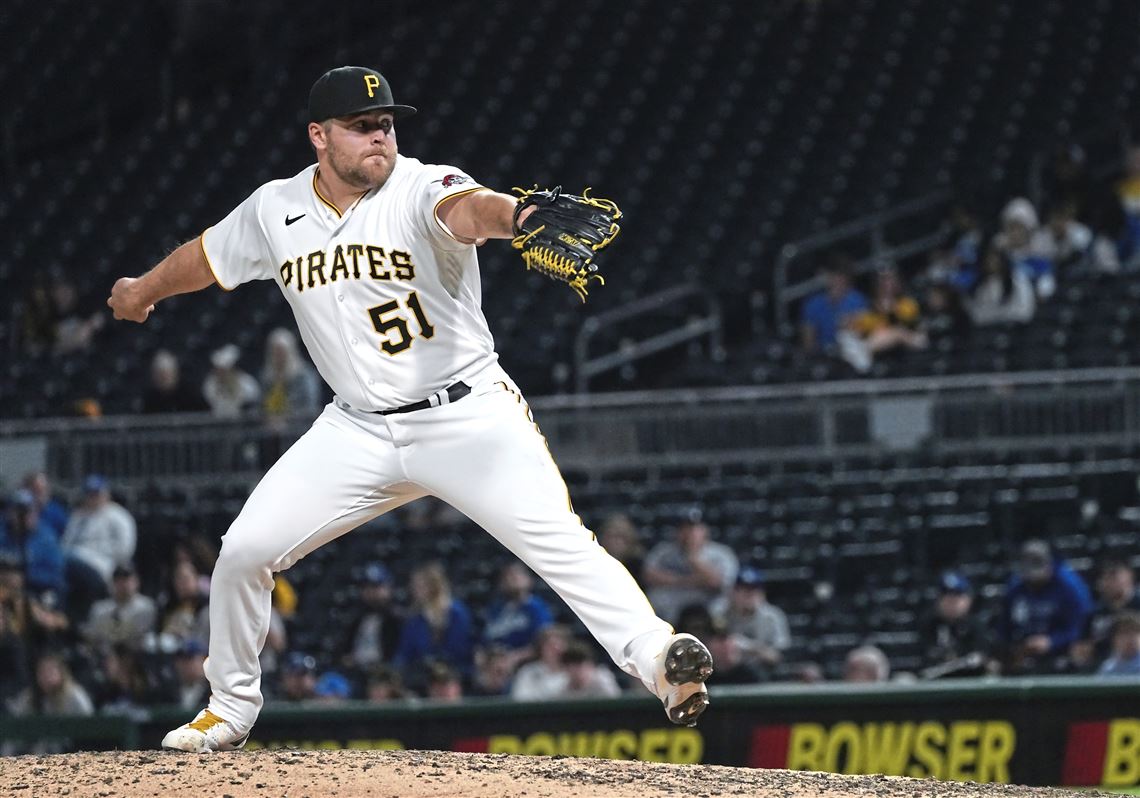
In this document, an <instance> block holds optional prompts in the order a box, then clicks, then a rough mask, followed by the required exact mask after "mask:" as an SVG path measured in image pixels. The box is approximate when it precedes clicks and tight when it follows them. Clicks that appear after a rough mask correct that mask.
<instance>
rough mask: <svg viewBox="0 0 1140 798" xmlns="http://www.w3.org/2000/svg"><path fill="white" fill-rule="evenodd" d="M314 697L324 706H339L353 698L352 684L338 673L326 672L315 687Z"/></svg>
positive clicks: (318, 678) (318, 679)
mask: <svg viewBox="0 0 1140 798" xmlns="http://www.w3.org/2000/svg"><path fill="white" fill-rule="evenodd" d="M313 697H314V699H316V700H317V701H319V702H320V703H322V704H339V703H340V702H342V701H347V700H348V699H350V698H352V682H350V681H349V680H348V677H347V676H345V675H344V674H343V673H339V672H338V671H326V672H325V673H322V674H321V675H320V676H319V677H317V681H316V684H314V685H313Z"/></svg>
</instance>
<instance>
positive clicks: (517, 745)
mask: <svg viewBox="0 0 1140 798" xmlns="http://www.w3.org/2000/svg"><path fill="white" fill-rule="evenodd" d="M521 750H522V740H520V739H519V738H518V737H515V736H514V735H513V734H494V735H492V736H491V738H490V739H488V740H487V753H489V754H517V753H519V752H520V751H521Z"/></svg>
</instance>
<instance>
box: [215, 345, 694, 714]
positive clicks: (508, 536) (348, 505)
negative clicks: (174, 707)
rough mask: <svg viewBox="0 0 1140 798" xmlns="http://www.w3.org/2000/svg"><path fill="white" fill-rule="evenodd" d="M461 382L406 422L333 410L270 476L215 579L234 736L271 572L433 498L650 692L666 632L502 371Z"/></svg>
mask: <svg viewBox="0 0 1140 798" xmlns="http://www.w3.org/2000/svg"><path fill="white" fill-rule="evenodd" d="M469 382H471V383H472V390H471V393H470V394H469V395H468V396H466V397H463V398H462V399H460V400H458V401H456V402H454V403H451V404H445V405H441V406H439V407H432V408H427V409H424V410H418V411H415V412H411V413H399V414H392V415H386V416H381V415H377V414H370V413H363V412H360V411H355V410H351V409H345V408H343V407H341V406H338V403H335V402H334V403H333V404H330V405H328V406H327V407H326V408H325V410H324V412H323V413H322V414H321V416H320V417H318V418H317V420H316V421H315V422H314V423H313V426H312V428H311V429H310V430H309V431H308V432H306V433H305V435H303V436H302V437H301V438H300V439H299V440H298V441H297V442H296V443H295V444H294V445H293V446H292V447H290V449H289V450H288V451H287V452H285V454H284V455H282V457H281V459H280V460H278V462H277V463H276V464H275V465H274V466H273V467H272V468H270V469H269V471H268V472H267V473H266V474H265V476H264V478H262V480H261V482H260V483H259V484H258V485H257V487H256V488H255V489H254V491H253V493H252V494H251V495H250V497H249V499H248V500H247V501H246V503H245V506H244V507H243V508H242V511H241V513H239V514H238V517H237V518H236V519H235V520H234V522H233V524H232V525H231V526H230V528H229V531H228V532H227V533H226V534H225V536H224V537H223V538H222V548H221V552H220V554H219V557H218V561H217V564H216V565H215V567H214V574H213V580H212V582H211V588H210V650H209V657H208V659H207V660H206V676H207V678H208V679H209V681H210V687H211V690H212V694H211V696H210V703H209V709H210V711H212V712H213V713H214V714H216V715H218V716H219V717H222V718H224V719H225V720H227V721H229V722H230V723H231V724H232V725H233V726H234V727H235V728H236V729H239V730H242V731H246V730H248V729H249V728H251V727H252V726H253V723H254V721H255V720H256V719H257V715H258V712H259V711H260V710H261V706H262V702H263V699H262V695H261V669H260V667H259V665H258V654H259V653H260V651H261V648H262V646H264V645H265V637H266V634H267V633H268V630H269V618H270V606H271V594H272V589H273V573H274V572H276V571H283V570H285V569H287V568H289V567H290V566H292V565H293V564H294V563H296V562H297V561H298V560H300V559H301V558H302V557H304V556H305V555H306V554H308V553H309V552H311V551H313V550H315V549H317V548H318V547H320V546H321V545H323V544H325V543H327V542H329V541H330V540H333V539H335V538H337V537H339V536H340V535H343V534H344V533H346V532H348V531H350V530H352V529H353V528H355V527H357V526H359V525H360V524H362V523H363V522H365V521H367V520H369V519H371V518H375V517H376V516H379V515H381V514H383V513H386V512H389V511H390V510H394V509H396V508H397V507H400V506H401V505H403V504H406V503H407V502H409V501H412V500H413V499H417V498H419V497H421V496H425V495H429V494H430V495H434V496H438V497H439V498H441V499H443V500H444V501H446V502H448V503H449V504H451V505H452V506H453V507H455V508H456V509H457V510H459V511H460V512H462V513H463V514H464V515H466V516H468V517H469V518H471V520H473V521H474V522H475V523H477V524H479V525H480V526H481V527H483V528H484V529H486V530H487V531H488V532H490V533H491V534H492V535H493V536H494V537H495V538H496V539H497V540H498V541H499V542H500V543H502V544H503V545H504V546H506V547H507V548H508V549H509V550H510V551H511V552H513V553H514V554H515V555H516V556H517V557H518V558H519V559H521V560H522V561H523V562H524V563H526V564H527V565H528V566H529V567H530V568H532V569H533V570H534V571H535V572H536V573H537V574H538V575H539V576H540V577H541V578H542V579H544V580H545V581H546V582H547V584H549V585H550V587H551V588H553V589H554V590H555V591H556V592H557V593H558V595H559V596H561V597H562V599H563V600H564V601H565V602H566V604H567V605H568V606H569V607H570V609H571V610H573V611H574V613H575V614H576V615H577V616H578V617H579V618H580V619H581V620H582V622H583V623H584V624H585V625H586V627H587V628H588V629H589V630H590V633H591V634H593V635H594V637H595V638H597V640H598V642H599V643H601V645H602V647H603V648H605V650H606V652H607V653H608V654H609V655H610V657H611V658H612V659H613V660H614V662H615V663H617V665H618V666H619V667H620V668H621V669H622V670H624V671H625V672H626V673H629V674H631V675H632V676H634V677H636V678H639V679H640V680H641V681H642V683H643V684H645V685H646V687H647V688H649V689H650V690H651V691H652V689H653V687H652V685H653V679H654V662H653V660H654V657H655V656H656V655H657V654H658V653H660V651H661V650H662V648H663V647H664V646H665V644H666V643H667V642H668V639H669V637H670V635H671V634H672V628H671V627H670V626H669V624H667V623H665V622H664V621H662V620H661V619H660V618H658V617H657V616H656V614H655V613H654V611H653V608H652V607H651V606H650V604H649V600H648V599H647V598H646V597H645V594H644V593H643V592H642V591H641V589H640V588H639V587H638V585H637V583H636V582H635V581H634V579H633V577H632V576H631V575H630V573H629V571H627V570H626V568H625V567H624V566H623V565H622V564H621V563H619V562H618V561H617V560H615V559H614V558H613V557H611V556H610V555H609V554H607V553H606V551H605V550H604V549H603V548H602V547H601V546H600V545H599V544H598V543H597V541H596V540H595V539H594V536H593V534H592V533H591V532H590V531H589V530H587V529H586V528H585V527H584V526H583V525H582V521H581V519H579V518H578V516H577V515H575V514H574V512H573V511H572V509H571V507H570V501H569V495H568V492H567V489H566V484H565V482H564V481H563V479H562V475H561V474H560V473H559V471H558V467H557V466H556V465H555V463H554V460H553V459H552V457H551V455H550V451H549V449H548V447H547V444H546V440H545V439H544V438H543V437H542V434H541V433H540V432H539V430H538V427H537V426H536V425H535V424H534V422H533V421H532V420H531V417H530V410H529V408H528V407H527V405H526V403H525V401H524V400H523V398H522V396H521V394H520V393H519V391H518V388H517V387H516V386H515V385H514V383H513V382H512V381H511V380H510V378H509V377H507V375H506V374H505V372H503V370H502V369H501V367H499V366H497V365H495V366H492V367H489V368H487V369H485V370H484V371H483V372H482V373H481V375H480V377H479V378H478V379H476V380H471V381H469Z"/></svg>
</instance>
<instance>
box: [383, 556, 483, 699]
mask: <svg viewBox="0 0 1140 798" xmlns="http://www.w3.org/2000/svg"><path fill="white" fill-rule="evenodd" d="M411 594H412V612H411V615H410V616H409V617H408V619H407V620H406V621H404V626H403V628H402V629H401V630H400V642H399V644H398V646H397V648H396V655H395V657H394V658H393V664H395V665H396V667H398V668H400V669H401V670H402V671H403V674H404V678H405V679H406V680H407V682H408V684H409V685H411V686H413V687H416V686H420V687H422V686H423V677H424V673H423V668H424V665H425V664H427V662H429V661H434V662H442V663H444V664H447V665H451V666H452V667H454V668H455V669H456V670H458V671H459V673H460V674H462V675H464V676H468V675H470V674H471V672H472V669H473V668H474V664H475V662H474V626H473V624H472V620H471V611H470V610H469V609H468V608H467V605H466V604H464V603H463V602H462V601H460V600H459V599H457V598H454V597H453V596H452V595H451V583H450V582H449V581H448V579H447V574H446V573H444V570H443V566H442V565H441V564H440V563H438V562H429V563H425V564H424V565H421V566H419V567H418V568H416V569H415V570H414V571H412V576H411ZM417 682H418V684H417Z"/></svg>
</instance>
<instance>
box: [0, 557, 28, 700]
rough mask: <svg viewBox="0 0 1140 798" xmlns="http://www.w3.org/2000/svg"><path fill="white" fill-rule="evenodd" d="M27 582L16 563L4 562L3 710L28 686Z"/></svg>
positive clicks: (0, 572) (0, 609)
mask: <svg viewBox="0 0 1140 798" xmlns="http://www.w3.org/2000/svg"><path fill="white" fill-rule="evenodd" d="M22 591H23V584H22V579H21V577H20V574H19V572H18V571H17V570H16V568H15V564H14V563H8V562H6V561H5V562H0V673H2V674H4V677H3V678H0V714H3V708H4V705H5V704H6V703H7V702H8V701H9V700H11V699H12V698H13V697H14V696H16V695H17V694H18V693H19V692H20V691H21V690H23V689H24V688H26V687H27V686H28V671H27V661H28V660H27V657H28V650H27V647H26V646H25V643H24V635H23V632H24V627H25V625H26V619H25V618H24V617H23V614H24V612H25V611H26V610H25V607H26V604H25V599H24V597H23V595H22Z"/></svg>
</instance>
